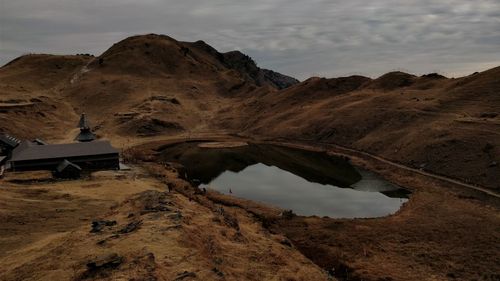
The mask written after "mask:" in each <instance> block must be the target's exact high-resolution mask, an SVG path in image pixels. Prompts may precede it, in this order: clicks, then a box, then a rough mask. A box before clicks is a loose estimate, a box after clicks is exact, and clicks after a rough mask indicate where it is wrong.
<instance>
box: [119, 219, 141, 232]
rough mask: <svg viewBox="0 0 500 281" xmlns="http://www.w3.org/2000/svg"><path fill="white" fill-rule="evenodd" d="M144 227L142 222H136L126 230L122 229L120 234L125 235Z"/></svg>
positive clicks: (128, 225) (125, 228)
mask: <svg viewBox="0 0 500 281" xmlns="http://www.w3.org/2000/svg"><path fill="white" fill-rule="evenodd" d="M141 225H142V221H134V222H131V223H129V224H127V225H126V226H125V227H124V228H122V229H120V230H119V231H118V233H120V234H125V233H130V232H133V231H136V230H137V229H139V227H140V226H141Z"/></svg>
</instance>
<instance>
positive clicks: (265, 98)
mask: <svg viewBox="0 0 500 281" xmlns="http://www.w3.org/2000/svg"><path fill="white" fill-rule="evenodd" d="M499 76H500V68H495V69H491V70H489V71H485V72H482V73H478V74H474V75H470V76H467V77H463V78H458V79H448V78H445V77H443V76H440V75H436V74H433V75H425V76H422V77H417V76H414V75H410V74H406V73H402V72H391V73H388V74H385V75H383V76H381V77H379V78H377V79H374V80H372V79H370V78H367V77H362V76H351V77H341V78H333V79H325V78H310V79H308V80H306V81H304V82H302V83H299V84H297V83H296V82H297V81H296V80H295V79H292V78H290V77H287V76H284V75H281V74H278V73H275V72H272V71H268V70H263V69H260V68H258V67H257V66H256V64H255V62H254V61H253V60H252V59H251V58H249V57H248V56H246V55H244V54H242V53H240V52H238V51H234V52H228V53H219V52H218V51H217V50H215V49H214V48H212V47H211V46H209V45H207V44H206V43H204V42H203V41H197V42H194V43H187V42H179V41H176V40H175V39H173V38H170V37H168V36H164V35H153V34H150V35H144V36H134V37H130V38H127V39H125V40H123V41H121V42H118V43H116V44H115V45H113V46H112V47H111V48H109V49H108V50H107V51H106V52H104V53H103V54H102V55H100V56H98V57H92V56H51V55H27V56H23V57H20V58H18V59H16V60H14V61H12V62H10V63H9V64H7V65H5V66H4V67H2V68H1V69H0V85H1V86H0V87H1V88H0V91H1V92H0V93H1V103H0V121H2V122H1V124H0V129H1V130H3V131H8V132H11V133H12V134H15V135H18V136H20V137H35V136H40V137H44V138H48V139H58V138H61V137H62V135H64V136H66V134H67V133H68V132H70V131H71V130H72V129H73V127H74V123H75V122H76V120H77V117H78V114H79V113H81V112H86V113H88V114H89V116H91V118H92V120H93V124H94V125H95V126H96V132H97V133H98V134H99V135H101V136H105V137H109V138H115V139H122V140H124V141H122V143H123V142H128V141H129V139H130V138H135V137H154V136H160V135H163V134H167V135H170V136H172V135H192V134H197V133H202V132H203V133H213V132H217V133H228V132H231V133H242V134H245V135H247V136H249V137H260V138H269V137H270V138H287V139H296V140H309V141H320V142H328V143H336V144H340V145H344V146H348V147H352V148H356V149H360V150H363V151H367V152H370V153H373V154H376V155H380V156H383V157H385V158H388V159H391V160H394V161H397V162H401V163H404V164H406V165H409V166H412V167H416V168H422V169H424V170H429V171H431V172H433V173H437V174H443V175H446V176H449V177H455V178H459V179H461V180H463V181H467V182H471V183H475V184H480V185H483V186H486V187H488V188H492V189H498V188H500V187H499V186H498V183H499V182H500V166H499V165H498V164H497V163H498V162H500V159H498V155H500V137H499V132H500V130H499V126H500V116H499V111H500V110H499V104H500V96H499V94H498V93H499V92H498V90H499V89H500V79H498V77H499ZM281 88H285V89H281ZM280 89H281V90H280ZM28 116H36V117H37V118H27V117H28ZM32 128H37V130H32ZM38 128H40V129H45V130H38Z"/></svg>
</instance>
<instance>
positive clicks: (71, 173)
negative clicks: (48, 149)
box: [54, 159, 82, 179]
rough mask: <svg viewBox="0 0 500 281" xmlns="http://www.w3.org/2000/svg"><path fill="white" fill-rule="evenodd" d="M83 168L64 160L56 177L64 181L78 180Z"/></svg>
mask: <svg viewBox="0 0 500 281" xmlns="http://www.w3.org/2000/svg"><path fill="white" fill-rule="evenodd" d="M81 172H82V168H80V166H78V165H76V164H73V163H71V162H69V161H68V160H66V159H64V160H63V161H62V162H61V163H59V165H57V167H56V170H55V171H54V176H55V177H58V178H62V179H77V178H79V177H80V173H81Z"/></svg>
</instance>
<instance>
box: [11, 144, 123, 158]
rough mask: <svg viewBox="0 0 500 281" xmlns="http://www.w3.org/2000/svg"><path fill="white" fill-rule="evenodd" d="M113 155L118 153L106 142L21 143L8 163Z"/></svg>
mask: <svg viewBox="0 0 500 281" xmlns="http://www.w3.org/2000/svg"><path fill="white" fill-rule="evenodd" d="M115 153H119V151H118V150H117V149H116V148H114V147H112V146H111V144H110V143H109V142H108V141H96V142H79V143H68V144H49V145H33V144H32V143H30V142H23V143H21V144H20V145H19V147H18V148H16V149H15V150H14V151H13V153H12V158H11V159H10V161H26V160H40V159H53V158H70V157H78V156H87V155H104V154H115Z"/></svg>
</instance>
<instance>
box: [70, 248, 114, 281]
mask: <svg viewBox="0 0 500 281" xmlns="http://www.w3.org/2000/svg"><path fill="white" fill-rule="evenodd" d="M123 260H124V258H123V257H122V256H119V255H118V254H116V253H111V254H106V255H102V256H97V257H96V258H94V259H92V260H89V261H88V262H87V270H86V271H84V272H83V273H82V275H81V276H80V279H89V278H94V277H96V276H98V275H100V276H103V275H106V274H107V271H109V270H113V269H116V268H118V267H119V266H120V265H121V264H122V263H123Z"/></svg>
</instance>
